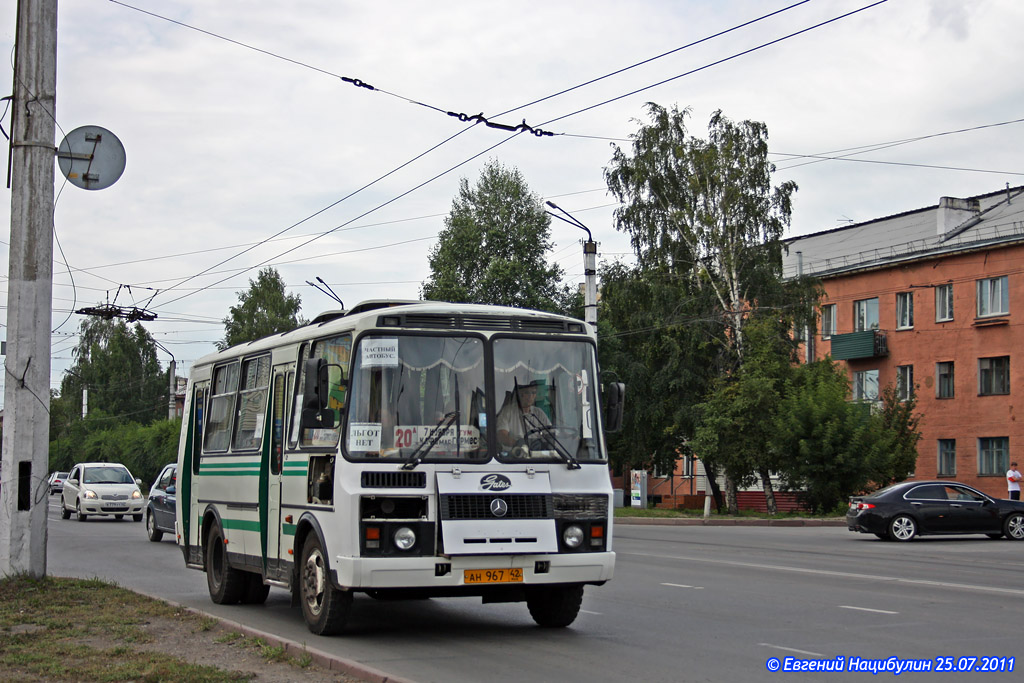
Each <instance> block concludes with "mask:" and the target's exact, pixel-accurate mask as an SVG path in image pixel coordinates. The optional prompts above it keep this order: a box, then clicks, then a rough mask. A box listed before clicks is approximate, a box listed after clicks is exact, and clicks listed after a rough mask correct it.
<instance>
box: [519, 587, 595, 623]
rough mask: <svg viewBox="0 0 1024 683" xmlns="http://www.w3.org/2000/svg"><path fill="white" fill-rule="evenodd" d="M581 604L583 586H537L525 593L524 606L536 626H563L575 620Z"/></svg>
mask: <svg viewBox="0 0 1024 683" xmlns="http://www.w3.org/2000/svg"><path fill="white" fill-rule="evenodd" d="M582 604H583V586H582V585H574V586H538V587H537V588H532V589H530V590H529V591H528V592H527V594H526V606H527V607H529V608H530V616H531V617H533V620H534V621H535V622H537V625H538V626H543V627H545V628H563V627H565V626H568V625H569V624H571V623H572V622H574V621H576V615H578V614H579V613H580V605H582Z"/></svg>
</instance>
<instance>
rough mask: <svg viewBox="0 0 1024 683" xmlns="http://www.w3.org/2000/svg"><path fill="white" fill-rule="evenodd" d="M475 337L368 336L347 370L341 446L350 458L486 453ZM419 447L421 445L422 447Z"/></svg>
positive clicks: (479, 349)
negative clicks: (344, 434)
mask: <svg viewBox="0 0 1024 683" xmlns="http://www.w3.org/2000/svg"><path fill="white" fill-rule="evenodd" d="M484 374H485V373H484V365H483V342H482V341H481V340H479V339H476V338H470V337H427V336H418V335H417V336H411V335H410V336H393V337H368V338H364V339H363V340H362V341H361V342H360V347H359V350H358V351H357V353H356V358H355V362H354V363H353V370H352V395H351V403H350V405H349V422H348V431H347V438H346V448H347V450H348V452H349V454H350V455H352V456H355V457H371V458H377V457H384V458H389V457H390V458H402V459H405V458H409V457H412V454H413V453H414V452H416V449H417V448H420V447H421V445H423V444H424V442H426V444H429V443H430V441H431V440H433V441H435V443H434V444H433V446H430V447H429V450H428V451H426V453H425V454H424V453H420V454H421V455H423V457H424V459H449V458H479V457H486V454H487V444H486V442H485V438H484V437H485V436H486V427H487V418H486V405H485V403H484V399H483V397H484ZM423 448H424V449H425V448H427V445H423Z"/></svg>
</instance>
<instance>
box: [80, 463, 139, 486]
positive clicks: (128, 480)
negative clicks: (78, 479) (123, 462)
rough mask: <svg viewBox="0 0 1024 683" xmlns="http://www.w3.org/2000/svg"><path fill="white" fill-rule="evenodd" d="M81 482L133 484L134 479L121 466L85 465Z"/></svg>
mask: <svg viewBox="0 0 1024 683" xmlns="http://www.w3.org/2000/svg"><path fill="white" fill-rule="evenodd" d="M82 482H83V483H85V484H134V483H135V480H134V479H132V475H131V474H130V473H129V472H128V470H126V469H125V468H123V467H86V468H85V474H84V475H83V476H82ZM72 485H74V484H72Z"/></svg>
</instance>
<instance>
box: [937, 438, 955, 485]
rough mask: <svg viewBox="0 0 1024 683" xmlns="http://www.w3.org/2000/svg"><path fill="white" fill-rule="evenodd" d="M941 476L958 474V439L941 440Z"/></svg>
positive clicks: (939, 471) (939, 470) (939, 472)
mask: <svg viewBox="0 0 1024 683" xmlns="http://www.w3.org/2000/svg"><path fill="white" fill-rule="evenodd" d="M938 474H939V475H940V476H945V475H954V474H956V439H939V469H938Z"/></svg>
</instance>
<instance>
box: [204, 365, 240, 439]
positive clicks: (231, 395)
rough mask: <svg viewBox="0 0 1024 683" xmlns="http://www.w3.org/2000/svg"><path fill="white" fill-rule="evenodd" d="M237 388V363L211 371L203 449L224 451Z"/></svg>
mask: <svg viewBox="0 0 1024 683" xmlns="http://www.w3.org/2000/svg"><path fill="white" fill-rule="evenodd" d="M237 389H238V363H231V364H229V365H222V366H220V367H218V368H217V369H216V370H214V372H213V386H212V387H210V410H209V414H208V415H207V416H206V438H205V440H204V442H203V450H206V451H226V450H227V449H228V438H229V435H230V432H229V430H230V429H231V411H232V409H233V408H234V405H235V391H236V390H237Z"/></svg>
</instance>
